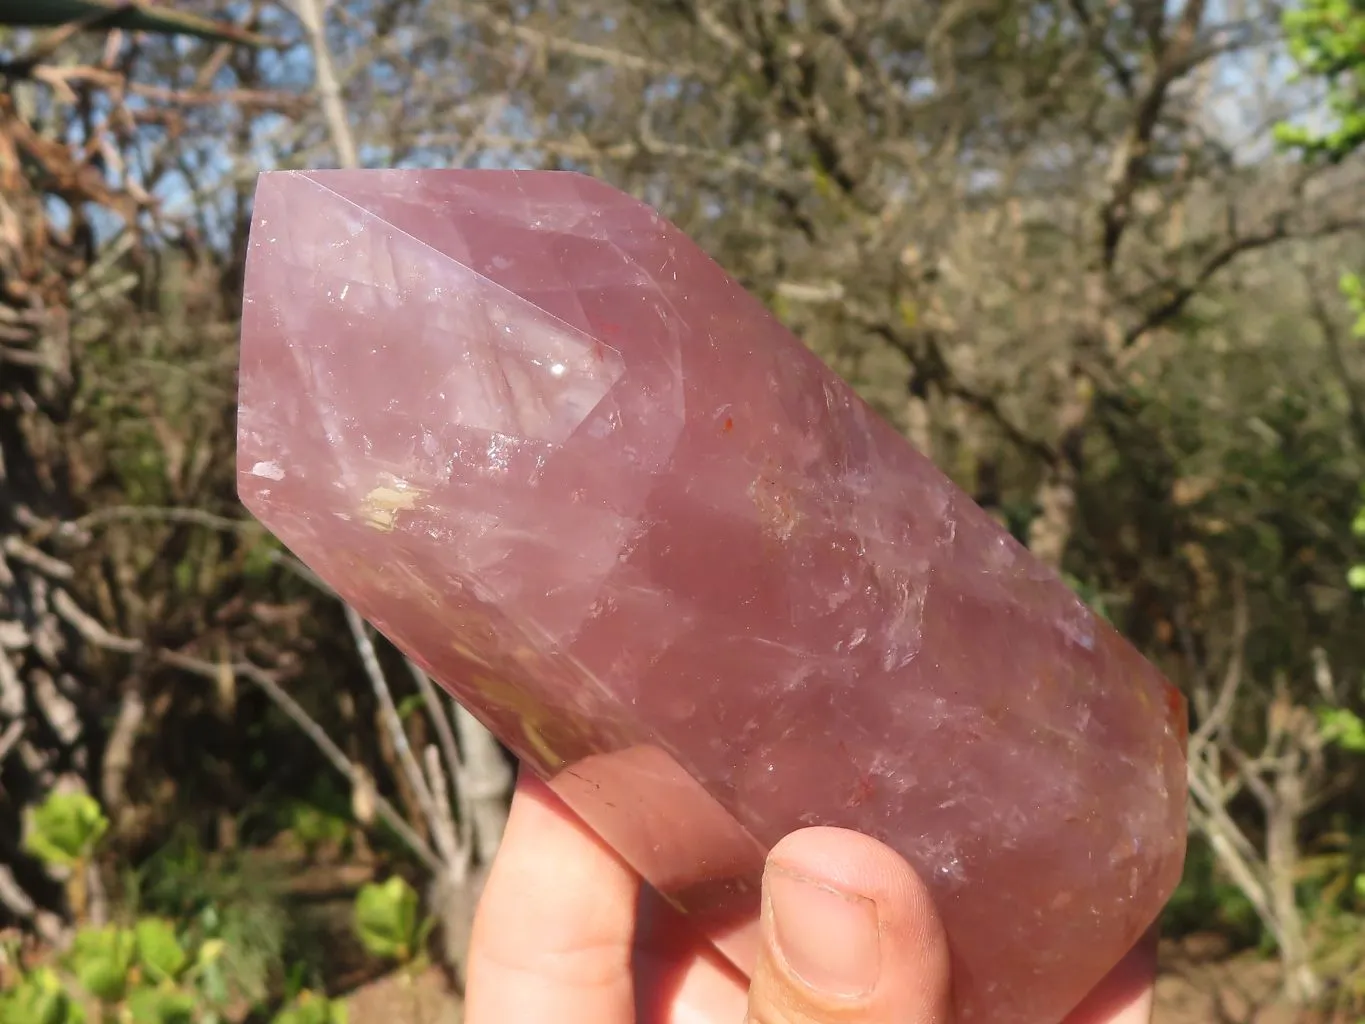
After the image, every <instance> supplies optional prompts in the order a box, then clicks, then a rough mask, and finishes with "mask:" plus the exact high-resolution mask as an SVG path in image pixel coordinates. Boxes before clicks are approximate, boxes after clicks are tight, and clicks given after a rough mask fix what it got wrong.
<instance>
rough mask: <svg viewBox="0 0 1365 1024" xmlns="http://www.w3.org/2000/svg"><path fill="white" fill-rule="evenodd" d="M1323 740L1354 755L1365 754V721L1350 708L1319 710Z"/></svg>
mask: <svg viewBox="0 0 1365 1024" xmlns="http://www.w3.org/2000/svg"><path fill="white" fill-rule="evenodd" d="M1318 722H1319V723H1320V724H1321V725H1322V735H1323V738H1324V739H1325V740H1326V741H1327V742H1328V743H1332V744H1335V745H1336V746H1337V747H1339V748H1340V749H1342V750H1345V751H1348V752H1350V753H1352V754H1365V720H1362V719H1361V717H1360V716H1359V715H1357V714H1356V713H1355V712H1354V711H1351V710H1349V709H1348V708H1319V709H1318Z"/></svg>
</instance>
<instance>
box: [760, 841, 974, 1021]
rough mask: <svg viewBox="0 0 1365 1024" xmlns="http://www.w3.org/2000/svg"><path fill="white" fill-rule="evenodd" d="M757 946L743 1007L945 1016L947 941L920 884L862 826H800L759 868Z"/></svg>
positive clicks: (835, 1014)
mask: <svg viewBox="0 0 1365 1024" xmlns="http://www.w3.org/2000/svg"><path fill="white" fill-rule="evenodd" d="M763 938H764V944H763V952H762V955H761V957H760V961H759V966H758V969H757V970H756V972H755V975H754V980H753V985H752V987H751V991H750V1007H751V1016H752V1018H753V1019H755V1020H762V1021H765V1022H768V1021H771V1022H773V1024H779V1022H780V1024H787V1022H792V1024H798V1022H800V1024H805V1022H808V1021H816V1020H826V1019H839V1020H848V1021H854V1020H856V1021H858V1022H859V1024H864V1022H865V1024H883V1022H886V1024H890V1022H892V1021H894V1022H897V1024H900V1022H905V1021H926V1022H927V1021H934V1022H936V1024H943V1022H945V1021H947V1020H949V1019H950V1018H951V1008H952V997H951V986H950V980H949V975H950V971H949V967H950V955H949V950H948V942H947V937H946V934H945V933H944V930H943V926H942V923H941V921H940V919H939V916H938V912H937V910H936V908H935V906H934V902H933V898H932V896H931V895H930V893H929V890H928V888H927V887H926V886H925V885H924V883H923V882H922V881H921V880H920V878H919V876H918V875H917V874H916V872H915V871H914V869H913V868H912V867H911V866H910V864H909V863H908V862H907V861H906V860H905V858H903V857H901V856H900V855H899V854H897V853H896V852H895V851H894V850H892V849H890V848H889V847H887V846H885V845H884V844H882V843H880V842H878V841H877V840H875V839H872V838H870V837H869V836H865V835H862V834H860V833H857V832H852V831H848V830H845V829H837V828H809V829H802V830H801V831H799V832H794V833H792V834H791V835H789V836H787V837H786V838H784V839H783V840H782V841H781V842H779V843H778V844H777V845H776V846H775V847H774V848H773V850H772V853H771V854H770V855H769V858H768V864H767V870H766V872H765V875H764V905H763Z"/></svg>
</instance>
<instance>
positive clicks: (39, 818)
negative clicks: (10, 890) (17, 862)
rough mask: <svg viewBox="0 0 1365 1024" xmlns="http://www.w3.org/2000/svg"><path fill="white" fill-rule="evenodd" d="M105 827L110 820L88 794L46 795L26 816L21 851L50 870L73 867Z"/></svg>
mask: <svg viewBox="0 0 1365 1024" xmlns="http://www.w3.org/2000/svg"><path fill="white" fill-rule="evenodd" d="M108 828H109V819H108V818H106V817H105V816H104V812H103V811H101V810H100V805H99V803H98V802H97V801H96V800H95V798H94V797H92V796H90V795H89V794H88V793H49V794H48V796H47V799H46V800H44V801H43V802H42V803H41V804H40V805H39V806H38V807H36V808H34V809H33V810H31V811H30V812H29V814H28V829H27V833H28V834H27V835H26V836H25V837H24V849H25V850H27V851H28V852H29V853H31V854H32V855H33V856H35V857H37V858H38V859H39V860H41V861H42V862H43V863H45V864H47V865H49V866H50V867H74V866H75V865H76V864H78V863H80V862H81V861H82V860H84V859H85V858H86V857H88V856H89V855H90V853H91V851H92V850H94V848H95V844H96V843H98V842H99V841H100V838H101V837H102V836H103V835H104V833H105V832H106V831H107V830H108Z"/></svg>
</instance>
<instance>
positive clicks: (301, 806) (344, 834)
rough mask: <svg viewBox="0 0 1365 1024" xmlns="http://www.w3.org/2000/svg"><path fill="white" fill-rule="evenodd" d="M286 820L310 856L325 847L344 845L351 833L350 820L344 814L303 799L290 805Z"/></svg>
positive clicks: (290, 829)
mask: <svg viewBox="0 0 1365 1024" xmlns="http://www.w3.org/2000/svg"><path fill="white" fill-rule="evenodd" d="M288 822H289V826H288V827H289V831H290V832H291V833H292V834H293V836H294V838H295V839H297V840H298V841H299V844H300V845H301V846H302V847H303V849H304V852H305V853H306V854H307V855H308V856H310V857H311V856H313V855H314V854H316V853H317V852H318V851H319V850H321V849H324V848H327V847H334V848H339V847H342V846H344V845H345V843H346V839H347V838H348V837H349V836H350V833H351V823H350V820H349V819H348V818H346V817H345V816H344V815H341V814H337V813H335V812H333V811H331V810H329V809H327V808H325V807H319V806H317V805H316V804H313V803H307V802H304V801H296V802H295V803H293V804H291V805H290V807H289V818H288Z"/></svg>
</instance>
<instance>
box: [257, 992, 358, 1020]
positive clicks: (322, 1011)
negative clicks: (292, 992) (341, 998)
mask: <svg viewBox="0 0 1365 1024" xmlns="http://www.w3.org/2000/svg"><path fill="white" fill-rule="evenodd" d="M346 1017H347V1014H346V1006H345V1004H344V1003H341V1002H337V1001H333V1000H331V999H328V998H326V997H325V996H320V995H318V994H317V993H316V992H310V991H309V990H307V989H304V990H303V991H302V992H300V993H299V994H298V995H297V996H295V997H294V998H293V999H292V1000H291V1001H290V1003H289V1005H288V1006H286V1007H285V1008H284V1009H283V1010H281V1011H280V1012H279V1013H277V1014H275V1016H274V1017H272V1018H271V1019H270V1024H346Z"/></svg>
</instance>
